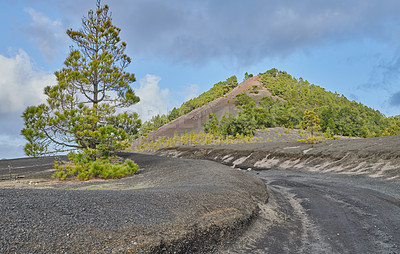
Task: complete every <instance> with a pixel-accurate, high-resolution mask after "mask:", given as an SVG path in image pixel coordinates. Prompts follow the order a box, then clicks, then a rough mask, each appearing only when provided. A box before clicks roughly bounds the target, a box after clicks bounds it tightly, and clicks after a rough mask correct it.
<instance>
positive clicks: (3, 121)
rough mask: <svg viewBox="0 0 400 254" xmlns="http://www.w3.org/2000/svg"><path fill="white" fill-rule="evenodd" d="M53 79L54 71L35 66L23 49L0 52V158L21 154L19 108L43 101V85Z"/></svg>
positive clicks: (50, 83) (20, 109)
mask: <svg viewBox="0 0 400 254" xmlns="http://www.w3.org/2000/svg"><path fill="white" fill-rule="evenodd" d="M55 82H56V78H55V76H54V75H50V74H48V73H44V72H40V71H37V70H35V69H34V66H33V64H32V62H31V59H30V58H29V56H28V54H27V53H25V51H23V50H19V52H18V53H17V54H16V55H15V56H12V57H6V56H3V55H0V91H1V92H0V159H1V158H15V157H21V156H23V145H22V144H23V143H24V142H25V141H24V140H23V138H22V136H21V135H20V131H21V129H22V128H23V121H22V118H21V115H22V112H23V111H24V110H25V108H26V107H27V106H31V105H38V104H40V103H43V102H45V95H44V94H43V89H44V87H45V86H47V85H52V84H54V83H55Z"/></svg>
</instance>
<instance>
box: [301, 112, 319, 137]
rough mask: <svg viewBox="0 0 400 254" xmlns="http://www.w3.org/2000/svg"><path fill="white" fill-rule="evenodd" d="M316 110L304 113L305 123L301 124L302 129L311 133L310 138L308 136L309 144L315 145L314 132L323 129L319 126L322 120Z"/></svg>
mask: <svg viewBox="0 0 400 254" xmlns="http://www.w3.org/2000/svg"><path fill="white" fill-rule="evenodd" d="M315 111H316V109H314V110H312V111H311V110H306V111H305V112H304V117H303V121H302V122H301V127H302V128H303V129H304V130H306V131H308V132H310V136H308V138H307V140H308V142H309V143H315V142H316V140H317V139H316V137H315V136H314V132H316V131H319V130H320V129H321V127H320V126H319V123H320V119H319V117H318V115H317V113H316V112H315Z"/></svg>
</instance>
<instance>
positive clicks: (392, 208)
mask: <svg viewBox="0 0 400 254" xmlns="http://www.w3.org/2000/svg"><path fill="white" fill-rule="evenodd" d="M255 174H257V176H258V177H260V178H261V179H262V180H263V181H264V182H265V183H266V184H267V185H268V188H269V193H270V198H269V202H268V204H266V205H265V206H263V207H262V213H261V214H262V216H261V218H260V219H259V220H258V221H257V222H256V223H255V224H254V225H253V227H252V228H251V229H250V230H249V231H248V232H247V233H246V234H245V235H244V236H243V237H242V238H241V239H240V240H239V241H238V242H237V243H236V244H235V245H234V246H232V247H231V248H230V249H226V250H224V251H222V253H400V182H399V181H388V180H383V179H374V178H370V177H367V176H350V175H338V174H329V173H316V172H306V171H293V170H285V171H283V170H268V171H260V172H256V173H255Z"/></svg>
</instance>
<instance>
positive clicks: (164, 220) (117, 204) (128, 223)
mask: <svg viewBox="0 0 400 254" xmlns="http://www.w3.org/2000/svg"><path fill="white" fill-rule="evenodd" d="M123 156H124V157H126V158H130V159H132V160H134V161H135V162H136V163H138V165H139V166H140V170H139V171H138V173H137V174H135V175H134V176H132V177H128V178H124V179H120V180H108V181H105V180H93V181H87V182H78V181H70V182H61V181H57V180H49V177H50V175H51V174H52V172H51V166H50V164H51V161H52V159H54V158H46V159H42V160H35V159H21V160H10V161H1V163H0V177H1V178H4V179H6V178H7V176H9V168H8V165H9V164H12V165H13V168H12V169H11V170H12V172H14V173H15V174H18V175H19V176H25V178H22V179H15V178H12V179H8V180H3V181H0V232H1V233H0V252H1V253H192V252H210V251H211V252H212V251H214V249H215V248H217V247H218V246H221V245H224V244H226V243H227V242H230V241H232V240H233V239H235V237H236V235H237V234H239V233H241V232H242V231H243V230H245V229H246V228H247V227H248V225H250V224H251V222H252V221H253V219H254V218H255V217H257V214H258V203H259V202H260V203H265V202H266V200H267V199H268V194H267V190H266V187H265V184H264V183H263V182H262V181H261V180H259V179H257V178H256V177H254V176H251V175H250V174H248V173H246V172H240V171H237V170H233V169H230V168H229V167H226V166H223V165H220V164H217V163H214V162H210V161H200V160H184V159H173V158H165V157H158V156H154V155H143V154H130V153H126V154H123Z"/></svg>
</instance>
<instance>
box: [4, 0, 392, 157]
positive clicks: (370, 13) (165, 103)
mask: <svg viewBox="0 0 400 254" xmlns="http://www.w3.org/2000/svg"><path fill="white" fill-rule="evenodd" d="M102 4H108V5H109V7H110V11H111V12H112V18H113V24H114V25H116V26H117V27H120V28H121V29H122V30H121V34H120V37H121V39H122V40H123V41H125V42H126V43H127V45H128V46H127V49H126V53H127V55H128V56H130V57H131V58H132V59H133V61H132V64H131V65H130V66H129V67H128V68H127V71H129V72H131V73H135V75H136V80H137V81H136V82H134V83H133V84H132V87H133V89H134V91H135V92H136V94H137V95H138V96H139V97H140V98H141V102H139V103H138V104H136V105H135V106H133V107H132V108H131V109H130V110H133V111H136V112H138V113H139V115H140V117H141V119H142V120H144V121H145V120H149V119H150V118H151V117H152V116H153V115H156V114H165V113H167V112H169V111H170V110H172V108H173V107H177V106H179V105H180V104H181V103H182V102H184V101H186V100H188V99H190V98H193V97H195V96H197V95H199V94H201V93H202V92H205V91H207V90H209V89H210V88H211V87H212V86H213V85H214V84H215V83H218V82H219V81H223V80H225V79H227V78H229V77H230V76H232V75H236V76H237V78H238V80H239V81H241V80H243V77H244V73H245V72H248V73H252V74H258V73H261V72H265V71H267V70H269V69H271V68H277V69H279V70H282V71H286V72H288V73H289V74H291V75H292V76H294V77H296V78H300V77H302V78H303V79H305V80H308V81H309V82H310V83H313V84H316V85H319V86H321V87H324V88H325V89H326V90H329V91H332V92H337V93H339V94H343V95H345V96H346V97H347V98H349V99H350V100H355V101H357V102H361V103H363V104H364V105H367V106H368V107H371V108H374V109H376V110H379V111H381V112H382V113H383V114H385V115H386V116H394V115H399V114H400V75H399V73H400V15H398V13H399V12H400V1H398V0H380V1H376V0H352V1H348V0H334V1H333V0H332V1H331V0H327V1H320V0H302V1H298V0H279V1H278V0H276V1H270V0H191V1H187V0H169V1H165V0H108V1H107V0H102ZM95 8H96V0H68V1H65V0H35V1H32V0H0V17H1V19H2V22H0V28H1V31H2V35H1V40H0V159H2V158H19V157H24V152H23V146H24V144H25V143H26V141H25V140H24V138H23V137H22V136H21V135H20V131H21V129H22V128H23V121H22V118H21V115H22V113H23V111H24V110H25V108H26V107H28V106H32V105H38V104H40V103H44V102H45V100H46V97H45V96H44V94H43V89H44V87H45V86H48V85H55V84H56V79H55V76H54V72H55V71H57V70H60V69H61V68H63V62H64V60H65V58H66V57H67V56H68V53H69V51H70V46H72V45H73V44H72V41H71V40H70V39H69V37H68V36H67V35H66V33H65V32H66V30H67V29H70V28H72V29H74V30H78V29H79V28H80V27H81V19H82V17H84V16H85V15H87V12H88V11H89V10H90V9H95Z"/></svg>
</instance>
